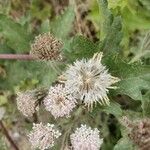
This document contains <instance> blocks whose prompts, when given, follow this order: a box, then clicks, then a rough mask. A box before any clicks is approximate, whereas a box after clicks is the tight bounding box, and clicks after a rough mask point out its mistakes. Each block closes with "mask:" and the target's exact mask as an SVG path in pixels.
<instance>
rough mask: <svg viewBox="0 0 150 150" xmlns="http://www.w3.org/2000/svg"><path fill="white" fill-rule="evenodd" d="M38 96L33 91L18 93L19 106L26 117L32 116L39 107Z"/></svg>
mask: <svg viewBox="0 0 150 150" xmlns="http://www.w3.org/2000/svg"><path fill="white" fill-rule="evenodd" d="M36 101H37V99H36V97H35V95H34V93H33V92H30V91H26V92H23V93H18V96H17V108H18V110H19V111H20V112H22V114H23V115H24V116H26V117H32V116H33V114H34V113H35V111H37V110H38V109H39V106H38V105H36Z"/></svg>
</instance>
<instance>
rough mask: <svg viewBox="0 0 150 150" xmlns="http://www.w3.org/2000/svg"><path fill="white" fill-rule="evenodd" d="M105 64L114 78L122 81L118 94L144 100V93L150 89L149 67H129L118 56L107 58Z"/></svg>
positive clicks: (134, 65)
mask: <svg viewBox="0 0 150 150" xmlns="http://www.w3.org/2000/svg"><path fill="white" fill-rule="evenodd" d="M105 64H106V65H107V66H108V68H109V69H110V72H111V73H112V74H114V76H117V77H119V78H120V79H121V81H120V82H119V83H118V87H119V88H118V89H117V92H118V93H120V94H125V95H128V96H130V97H131V98H132V99H134V100H143V98H142V91H143V90H148V89H150V69H149V66H143V65H141V64H132V65H129V64H127V63H126V62H124V61H123V60H121V59H120V58H119V57H117V56H114V57H112V56H106V57H105Z"/></svg>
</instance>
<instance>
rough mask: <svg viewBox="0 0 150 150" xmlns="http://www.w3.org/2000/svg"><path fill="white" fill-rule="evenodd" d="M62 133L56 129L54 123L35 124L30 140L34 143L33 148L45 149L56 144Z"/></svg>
mask: <svg viewBox="0 0 150 150" xmlns="http://www.w3.org/2000/svg"><path fill="white" fill-rule="evenodd" d="M60 135H61V133H60V132H59V131H58V130H56V129H54V125H53V124H49V123H47V125H43V124H42V123H39V124H33V128H32V131H31V132H30V134H29V135H28V136H29V141H30V142H31V144H32V147H33V149H36V148H39V149H41V150H45V149H48V148H51V147H53V146H54V143H55V140H56V139H57V138H58V137H59V136H60Z"/></svg>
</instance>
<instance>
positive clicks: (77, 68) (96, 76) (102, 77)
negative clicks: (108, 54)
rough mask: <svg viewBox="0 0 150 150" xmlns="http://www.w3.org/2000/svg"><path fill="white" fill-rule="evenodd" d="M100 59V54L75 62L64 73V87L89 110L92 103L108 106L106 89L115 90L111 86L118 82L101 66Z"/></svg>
mask: <svg viewBox="0 0 150 150" xmlns="http://www.w3.org/2000/svg"><path fill="white" fill-rule="evenodd" d="M101 58H102V53H96V54H95V55H94V56H93V58H91V59H89V60H87V59H82V60H80V61H78V60H77V61H76V62H74V64H73V65H70V66H69V68H68V69H67V70H66V72H65V73H64V76H65V78H66V81H65V85H66V87H67V88H68V89H70V90H71V91H72V93H74V95H75V96H76V98H78V99H80V100H83V102H84V103H85V105H87V106H88V107H90V106H91V108H92V107H93V104H94V102H95V103H96V102H99V103H100V104H107V105H109V99H108V96H107V93H108V92H109V90H108V89H109V88H115V87H113V86H112V84H114V83H116V82H118V81H119V79H118V78H116V77H113V76H111V75H110V74H109V73H108V70H107V69H106V67H105V66H103V65H102V64H101Z"/></svg>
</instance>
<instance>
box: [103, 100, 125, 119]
mask: <svg viewBox="0 0 150 150" xmlns="http://www.w3.org/2000/svg"><path fill="white" fill-rule="evenodd" d="M103 111H104V112H106V113H107V114H113V115H114V116H116V117H121V116H122V109H121V107H120V105H119V104H118V103H116V102H114V101H111V102H110V105H109V106H106V107H105V108H104V109H103Z"/></svg>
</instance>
